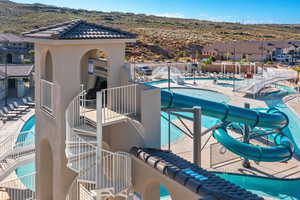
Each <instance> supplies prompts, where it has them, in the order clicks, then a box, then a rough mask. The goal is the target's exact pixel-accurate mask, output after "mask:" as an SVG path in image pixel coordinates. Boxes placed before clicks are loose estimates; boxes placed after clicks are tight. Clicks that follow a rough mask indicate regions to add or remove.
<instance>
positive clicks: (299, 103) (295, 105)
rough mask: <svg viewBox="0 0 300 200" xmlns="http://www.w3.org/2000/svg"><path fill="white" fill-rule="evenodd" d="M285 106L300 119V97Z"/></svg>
mask: <svg viewBox="0 0 300 200" xmlns="http://www.w3.org/2000/svg"><path fill="white" fill-rule="evenodd" d="M286 105H287V106H288V107H289V108H290V109H291V110H292V111H293V112H294V113H295V114H296V115H297V116H298V117H299V118H300V95H299V96H298V97H296V98H294V99H292V100H290V101H288V102H287V103H286Z"/></svg>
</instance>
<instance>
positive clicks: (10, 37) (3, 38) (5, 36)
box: [0, 33, 26, 42]
mask: <svg viewBox="0 0 300 200" xmlns="http://www.w3.org/2000/svg"><path fill="white" fill-rule="evenodd" d="M0 42H26V40H25V38H23V37H20V36H17V35H15V34H12V33H0Z"/></svg>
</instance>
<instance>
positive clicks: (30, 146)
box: [0, 131, 35, 162]
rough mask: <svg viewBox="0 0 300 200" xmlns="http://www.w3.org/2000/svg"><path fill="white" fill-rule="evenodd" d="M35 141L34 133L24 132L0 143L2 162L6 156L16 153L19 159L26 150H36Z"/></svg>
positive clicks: (0, 158)
mask: <svg viewBox="0 0 300 200" xmlns="http://www.w3.org/2000/svg"><path fill="white" fill-rule="evenodd" d="M34 148H35V141H34V137H33V133H32V131H24V132H21V133H20V134H14V135H9V136H8V137H6V138H5V139H4V140H2V141H1V142H0V162H1V160H3V159H5V157H6V156H8V155H10V154H12V153H14V156H15V157H19V155H21V154H22V152H24V151H26V150H34Z"/></svg>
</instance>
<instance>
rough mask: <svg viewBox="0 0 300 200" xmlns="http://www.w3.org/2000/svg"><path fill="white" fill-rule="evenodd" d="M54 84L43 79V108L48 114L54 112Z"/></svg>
mask: <svg viewBox="0 0 300 200" xmlns="http://www.w3.org/2000/svg"><path fill="white" fill-rule="evenodd" d="M53 105H54V83H52V82H49V81H46V80H44V79H41V106H42V108H44V109H46V110H47V111H48V112H50V113H52V112H53Z"/></svg>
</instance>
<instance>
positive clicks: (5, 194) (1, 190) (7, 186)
mask: <svg viewBox="0 0 300 200" xmlns="http://www.w3.org/2000/svg"><path fill="white" fill-rule="evenodd" d="M0 199H1V200H2V199H3V200H4V199H5V200H6V199H7V200H9V199H11V200H35V199H36V195H35V174H29V175H26V176H22V177H18V178H15V179H11V180H8V181H5V182H1V183H0Z"/></svg>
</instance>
